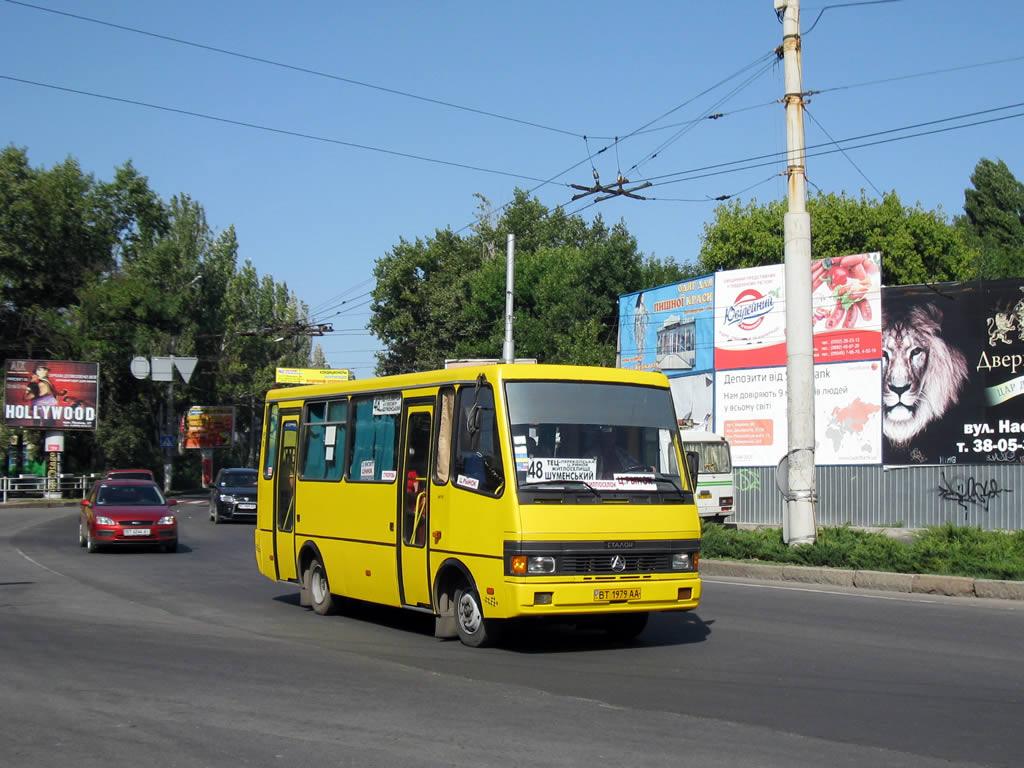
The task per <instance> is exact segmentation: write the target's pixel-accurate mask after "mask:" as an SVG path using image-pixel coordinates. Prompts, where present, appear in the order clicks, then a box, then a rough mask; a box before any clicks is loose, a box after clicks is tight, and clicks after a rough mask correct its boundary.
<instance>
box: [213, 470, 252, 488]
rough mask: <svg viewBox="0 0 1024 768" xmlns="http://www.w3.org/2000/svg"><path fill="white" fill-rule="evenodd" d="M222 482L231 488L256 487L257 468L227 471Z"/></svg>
mask: <svg viewBox="0 0 1024 768" xmlns="http://www.w3.org/2000/svg"><path fill="white" fill-rule="evenodd" d="M220 484H221V485H222V486H225V487H229V488H255V487H256V470H253V471H251V472H225V473H224V476H223V477H222V478H221V481H220Z"/></svg>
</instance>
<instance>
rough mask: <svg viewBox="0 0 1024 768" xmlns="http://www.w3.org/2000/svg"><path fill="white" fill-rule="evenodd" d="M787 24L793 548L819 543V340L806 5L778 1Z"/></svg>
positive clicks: (786, 529)
mask: <svg viewBox="0 0 1024 768" xmlns="http://www.w3.org/2000/svg"><path fill="white" fill-rule="evenodd" d="M774 3H775V12H776V14H777V15H779V17H780V18H781V19H782V56H783V64H784V67H785V81H786V96H785V104H786V158H787V168H786V173H787V175H788V177H789V188H788V194H789V212H788V213H786V215H785V217H784V220H783V231H784V238H785V272H786V382H787V386H786V405H787V410H786V414H787V415H786V419H787V427H788V429H787V432H788V441H789V444H788V446H787V448H788V451H787V453H786V457H787V461H784V462H783V467H784V468H782V467H780V469H782V471H785V472H786V473H787V477H786V479H785V481H784V482H785V487H786V489H787V493H786V511H785V514H784V516H783V524H782V535H783V539H784V540H785V542H786V543H787V544H789V545H791V546H795V545H802V544H813V543H814V541H815V539H816V535H817V531H816V528H815V515H814V505H815V493H814V338H813V333H812V325H811V313H812V303H811V217H810V214H809V213H808V212H807V176H806V170H807V169H806V166H805V165H804V163H805V160H806V154H805V144H804V112H803V105H804V102H803V70H802V64H801V60H800V0H774Z"/></svg>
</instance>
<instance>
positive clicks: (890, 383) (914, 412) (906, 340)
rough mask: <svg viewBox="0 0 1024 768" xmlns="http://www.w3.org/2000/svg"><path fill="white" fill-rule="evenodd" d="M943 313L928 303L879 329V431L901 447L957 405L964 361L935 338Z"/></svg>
mask: <svg viewBox="0 0 1024 768" xmlns="http://www.w3.org/2000/svg"><path fill="white" fill-rule="evenodd" d="M941 327H942V311H941V310H940V309H939V308H938V307H937V306H935V305H934V304H932V303H928V304H923V305H919V306H915V307H913V308H912V309H910V310H909V311H907V312H905V313H903V314H897V315H894V316H893V317H891V318H889V317H887V318H886V322H885V326H884V327H883V329H882V405H883V412H884V418H883V420H882V431H883V432H884V433H885V436H886V437H887V438H888V439H889V440H890V441H891V442H892V443H893V444H894V445H897V446H900V447H902V446H905V445H906V444H907V443H909V442H910V441H911V439H913V438H914V436H915V435H917V434H918V433H920V432H921V431H922V430H923V429H924V428H925V427H927V426H928V425H929V424H931V423H932V422H933V421H937V420H939V419H941V418H942V417H943V416H944V415H945V414H946V411H948V410H949V408H950V406H951V405H953V404H954V403H956V402H957V400H958V398H959V396H960V390H961V389H962V388H963V385H964V382H966V381H967V360H966V359H965V358H964V356H963V354H962V353H961V352H960V351H959V350H958V349H955V348H953V347H950V346H949V345H948V344H946V342H945V341H944V340H943V339H942V336H941V335H940V331H941Z"/></svg>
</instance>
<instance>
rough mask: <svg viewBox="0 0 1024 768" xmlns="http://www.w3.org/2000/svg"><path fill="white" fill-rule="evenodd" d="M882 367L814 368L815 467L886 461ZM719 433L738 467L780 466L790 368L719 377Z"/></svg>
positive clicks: (827, 365) (869, 364)
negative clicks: (817, 465) (787, 372)
mask: <svg viewBox="0 0 1024 768" xmlns="http://www.w3.org/2000/svg"><path fill="white" fill-rule="evenodd" d="M881 367H882V366H881V363H880V362H879V361H878V360H862V361H855V362H850V363H821V364H817V365H815V366H814V444H815V455H814V460H815V464H819V465H821V464H878V463H880V462H881V460H882V418H881V411H882V406H881V386H880V384H881V375H882V371H881ZM715 392H716V394H717V397H716V399H715V430H714V431H715V432H718V433H719V434H721V435H724V436H725V438H726V439H727V440H728V441H729V444H730V446H731V448H732V459H733V464H735V465H736V466H737V467H765V466H774V465H776V464H778V463H779V460H780V459H781V458H782V457H783V456H785V455H786V451H787V450H788V441H789V438H788V434H789V432H788V428H787V416H786V409H787V400H786V368H785V366H777V367H774V368H757V369H749V370H735V371H718V372H716V373H715Z"/></svg>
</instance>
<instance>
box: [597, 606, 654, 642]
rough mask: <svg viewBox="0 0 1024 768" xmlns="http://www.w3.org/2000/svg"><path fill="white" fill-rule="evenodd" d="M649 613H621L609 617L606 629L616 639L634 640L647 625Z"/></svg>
mask: <svg viewBox="0 0 1024 768" xmlns="http://www.w3.org/2000/svg"><path fill="white" fill-rule="evenodd" d="M647 618H648V616H647V613H646V612H644V613H620V614H616V615H614V616H609V617H608V622H607V624H605V631H606V632H607V633H608V634H609V635H610V636H611V637H612V638H613V639H615V640H621V641H623V642H625V641H628V640H633V639H634V638H635V637H636V636H637V635H639V634H640V633H641V632H643V631H644V629H645V628H646V627H647Z"/></svg>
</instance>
